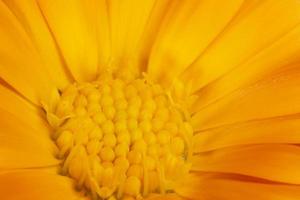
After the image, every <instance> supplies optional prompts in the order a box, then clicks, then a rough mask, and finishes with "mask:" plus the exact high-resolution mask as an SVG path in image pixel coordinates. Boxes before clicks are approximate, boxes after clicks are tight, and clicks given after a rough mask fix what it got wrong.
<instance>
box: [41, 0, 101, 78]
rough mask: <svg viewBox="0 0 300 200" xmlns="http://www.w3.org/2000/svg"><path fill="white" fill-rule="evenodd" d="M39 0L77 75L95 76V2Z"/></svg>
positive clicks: (96, 55)
mask: <svg viewBox="0 0 300 200" xmlns="http://www.w3.org/2000/svg"><path fill="white" fill-rule="evenodd" d="M38 4H39V6H40V8H41V11H42V13H43V15H44V16H45V19H46V21H47V23H48V25H49V27H50V29H51V32H52V33H53V35H54V37H55V40H56V41H57V43H58V46H59V48H60V49H61V52H62V56H63V57H64V59H65V61H66V63H67V65H68V67H69V69H70V70H71V73H72V74H73V76H74V77H75V79H76V80H79V81H88V80H92V79H94V78H95V77H96V75H97V70H98V44H97V27H96V24H97V23H96V18H95V17H94V16H95V13H93V12H92V11H95V10H94V9H93V8H94V6H95V5H94V4H93V3H90V1H72V2H69V1H47V0H39V1H38Z"/></svg>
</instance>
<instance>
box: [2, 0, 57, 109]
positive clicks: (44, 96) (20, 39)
mask: <svg viewBox="0 0 300 200" xmlns="http://www.w3.org/2000/svg"><path fill="white" fill-rule="evenodd" d="M0 43H1V47H0V58H1V59H0V77H1V78H2V79H3V80H5V81H6V82H7V83H8V84H9V85H11V86H12V87H14V88H15V89H16V90H17V91H18V92H20V93H21V94H22V95H24V96H25V97H26V98H28V99H30V100H31V101H32V102H34V103H36V104H40V101H41V100H44V101H48V100H49V99H50V97H51V95H52V94H53V93H54V92H56V87H55V84H54V83H53V81H52V80H51V79H50V76H49V74H48V73H47V72H46V70H44V69H43V63H42V62H41V60H40V56H39V55H38V52H37V51H36V49H35V47H34V46H33V44H32V41H31V39H30V38H29V37H28V36H27V33H26V32H25V30H24V29H23V27H22V26H21V24H20V23H19V22H18V21H17V18H16V17H15V15H14V14H13V13H12V12H11V11H10V10H9V9H8V8H7V7H6V6H5V5H4V3H3V2H2V1H1V2H0Z"/></svg>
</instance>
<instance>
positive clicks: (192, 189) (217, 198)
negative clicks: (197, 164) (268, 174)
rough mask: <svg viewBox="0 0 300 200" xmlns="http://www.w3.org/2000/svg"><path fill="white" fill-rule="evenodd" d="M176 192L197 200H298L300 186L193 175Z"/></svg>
mask: <svg viewBox="0 0 300 200" xmlns="http://www.w3.org/2000/svg"><path fill="white" fill-rule="evenodd" d="M176 192H177V193H178V194H179V195H182V196H184V197H186V198H188V199H195V200H228V199H230V200H241V199H243V200H253V199H255V200H283V199H284V200H298V199H299V198H300V186H298V185H285V184H276V183H264V182H257V181H247V180H243V179H242V178H239V179H234V178H231V177H230V176H229V177H226V176H224V177H222V176H219V177H218V176H201V175H191V176H190V177H189V178H188V179H187V180H186V181H185V182H183V183H182V184H181V185H180V186H179V187H177V188H176Z"/></svg>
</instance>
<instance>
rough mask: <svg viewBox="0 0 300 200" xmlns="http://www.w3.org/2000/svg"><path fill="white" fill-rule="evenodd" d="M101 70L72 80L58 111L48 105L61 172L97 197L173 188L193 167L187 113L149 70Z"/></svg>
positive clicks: (131, 199) (116, 197) (123, 196)
mask: <svg viewBox="0 0 300 200" xmlns="http://www.w3.org/2000/svg"><path fill="white" fill-rule="evenodd" d="M103 77H106V78H105V79H101V80H100V81H96V82H93V83H74V84H72V85H70V86H68V87H67V88H66V89H65V90H64V91H62V94H61V97H60V101H59V102H58V104H57V106H56V110H55V112H54V113H47V114H48V116H51V117H48V119H49V124H51V125H53V128H54V129H55V132H54V133H53V139H54V140H55V142H56V144H57V147H58V148H59V152H58V155H57V156H58V157H59V158H61V159H63V164H62V168H61V172H62V174H64V175H67V176H70V177H72V178H73V179H74V180H76V183H77V188H78V189H80V190H84V191H86V193H87V195H89V196H90V197H91V198H92V199H94V200H98V199H99V200H100V199H109V200H119V199H124V200H126V199H127V200H134V199H142V198H143V197H146V196H148V195H149V194H151V193H161V194H164V193H165V192H172V189H173V185H174V183H175V182H176V181H178V180H180V179H181V178H182V177H183V176H185V175H186V174H187V173H188V171H189V167H190V157H191V155H192V135H193V130H192V128H191V125H190V122H189V116H187V115H188V114H187V113H186V111H185V110H184V109H183V108H182V107H181V106H180V104H178V103H177V102H176V101H175V100H173V99H171V96H170V94H168V93H167V92H165V91H164V90H163V89H162V88H161V87H160V86H159V85H158V84H154V83H152V82H150V81H149V80H148V79H147V76H146V75H144V78H142V79H136V80H131V81H123V80H121V79H118V78H113V77H112V76H111V75H105V76H103Z"/></svg>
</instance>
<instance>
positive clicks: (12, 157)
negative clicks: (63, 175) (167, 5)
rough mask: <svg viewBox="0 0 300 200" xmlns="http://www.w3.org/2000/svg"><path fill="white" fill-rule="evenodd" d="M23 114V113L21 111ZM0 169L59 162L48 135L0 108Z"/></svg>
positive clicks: (31, 166) (43, 165) (48, 164)
mask: <svg viewBox="0 0 300 200" xmlns="http://www.w3.org/2000/svg"><path fill="white" fill-rule="evenodd" d="M23 114H24V113H23ZM0 116H1V120H0V130H1V131H0V170H8V169H19V168H35V167H45V166H53V165H57V164H59V162H60V161H58V160H57V159H56V158H55V157H54V155H55V154H54V153H55V150H56V147H55V146H54V144H53V143H52V141H51V139H50V137H47V136H46V135H44V134H41V133H40V130H38V129H34V128H32V127H31V126H30V125H28V124H26V123H24V122H22V121H20V120H19V119H18V118H16V117H15V116H14V115H12V114H11V113H9V112H7V111H5V110H3V109H2V108H0Z"/></svg>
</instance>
